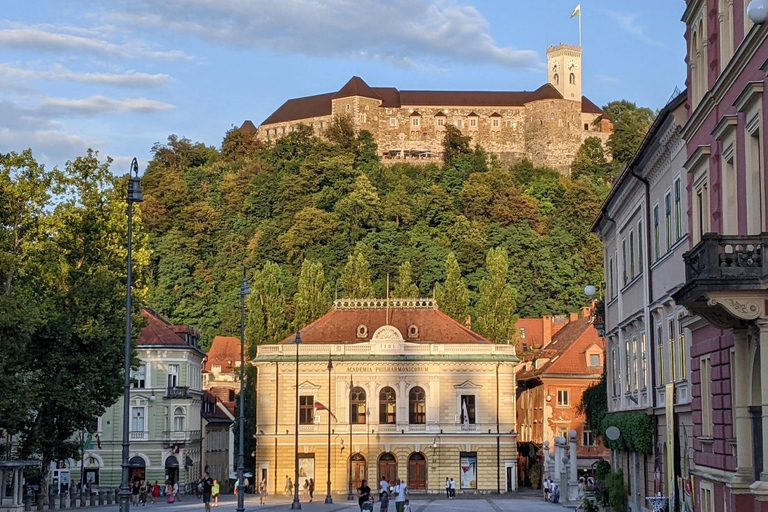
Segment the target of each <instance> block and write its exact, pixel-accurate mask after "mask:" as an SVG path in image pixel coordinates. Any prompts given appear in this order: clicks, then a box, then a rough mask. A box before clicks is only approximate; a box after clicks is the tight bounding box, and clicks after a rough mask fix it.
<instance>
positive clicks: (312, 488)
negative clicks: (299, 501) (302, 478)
mask: <svg viewBox="0 0 768 512" xmlns="http://www.w3.org/2000/svg"><path fill="white" fill-rule="evenodd" d="M314 497H315V479H314V478H310V479H309V502H310V503H312V500H313V499H314Z"/></svg>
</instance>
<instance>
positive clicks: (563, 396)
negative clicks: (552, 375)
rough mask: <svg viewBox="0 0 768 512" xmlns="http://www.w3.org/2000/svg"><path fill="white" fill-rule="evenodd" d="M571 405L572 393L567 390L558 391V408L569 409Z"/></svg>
mask: <svg viewBox="0 0 768 512" xmlns="http://www.w3.org/2000/svg"><path fill="white" fill-rule="evenodd" d="M569 405H571V396H570V392H569V391H568V390H567V389H558V390H557V406H558V407H568V406H569Z"/></svg>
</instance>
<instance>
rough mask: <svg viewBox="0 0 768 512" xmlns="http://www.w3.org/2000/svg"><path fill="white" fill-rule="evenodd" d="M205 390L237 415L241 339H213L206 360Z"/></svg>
mask: <svg viewBox="0 0 768 512" xmlns="http://www.w3.org/2000/svg"><path fill="white" fill-rule="evenodd" d="M247 360H248V359H247V357H246V361H247ZM246 364H247V363H246ZM203 389H204V390H206V391H209V392H210V393H211V394H213V395H215V396H216V397H217V398H218V399H219V400H221V401H222V402H223V403H224V405H225V406H226V407H227V408H228V409H229V411H230V412H231V413H232V414H234V413H235V400H236V395H237V394H238V393H240V338H235V337H233V336H215V337H214V338H213V343H211V348H209V349H208V353H207V354H206V356H205V360H204V366H203Z"/></svg>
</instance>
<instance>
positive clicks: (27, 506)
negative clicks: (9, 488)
mask: <svg viewBox="0 0 768 512" xmlns="http://www.w3.org/2000/svg"><path fill="white" fill-rule="evenodd" d="M31 510H32V496H31V495H30V494H29V493H27V494H25V495H24V512H31Z"/></svg>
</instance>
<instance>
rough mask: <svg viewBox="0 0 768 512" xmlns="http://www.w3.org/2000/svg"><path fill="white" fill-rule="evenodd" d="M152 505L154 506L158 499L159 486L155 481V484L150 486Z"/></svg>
mask: <svg viewBox="0 0 768 512" xmlns="http://www.w3.org/2000/svg"><path fill="white" fill-rule="evenodd" d="M151 496H152V504H153V505H154V504H155V503H157V498H159V497H160V486H159V485H158V484H157V480H155V484H154V485H153V486H152V493H151Z"/></svg>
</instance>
